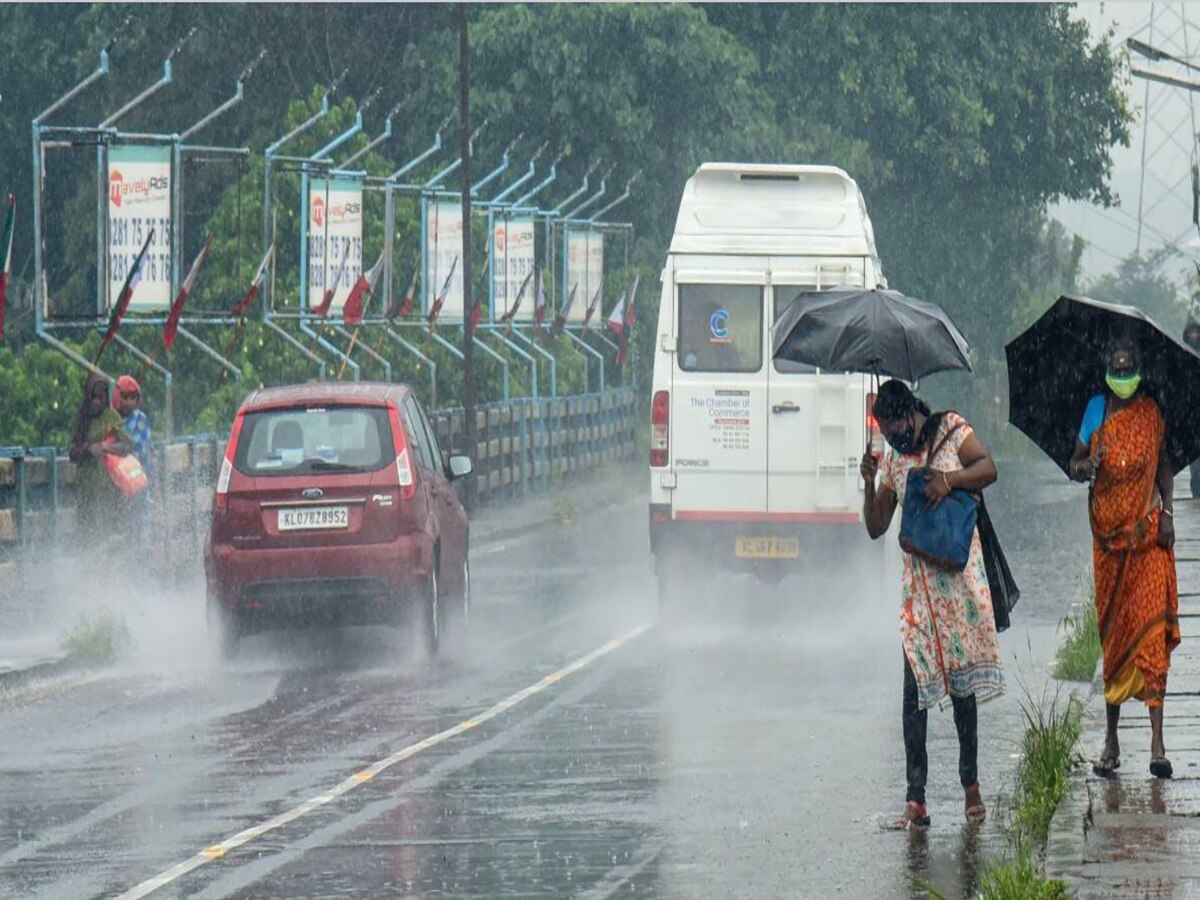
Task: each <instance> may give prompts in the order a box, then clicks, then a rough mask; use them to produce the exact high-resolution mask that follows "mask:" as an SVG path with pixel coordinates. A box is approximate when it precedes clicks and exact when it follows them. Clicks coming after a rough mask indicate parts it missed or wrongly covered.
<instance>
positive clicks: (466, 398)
mask: <svg viewBox="0 0 1200 900" xmlns="http://www.w3.org/2000/svg"><path fill="white" fill-rule="evenodd" d="M469 56H470V42H469V40H468V38H467V4H466V3H459V4H458V125H459V141H458V152H459V155H460V158H461V168H462V173H461V174H462V222H463V230H462V235H463V237H462V240H463V246H462V274H463V347H462V352H463V360H462V364H463V418H464V419H465V420H466V421H465V422H464V423H463V424H464V426H465V429H464V430H465V433H466V439H467V451H468V453H470V455H471V456H472V457H474V456H475V448H476V447H477V446H478V442H477V440H476V437H475V336H474V335H473V334H471V328H470V324H469V323H470V318H471V307H472V301H471V281H472V279H473V278H474V275H475V269H474V267H473V266H472V265H471V110H470V94H471V62H470V58H469ZM477 496H478V489H477V484H476V481H475V479H474V478H472V479H470V480H469V481H468V482H467V506H468V508H471V509H473V508H474V506H475V498H476V497H477Z"/></svg>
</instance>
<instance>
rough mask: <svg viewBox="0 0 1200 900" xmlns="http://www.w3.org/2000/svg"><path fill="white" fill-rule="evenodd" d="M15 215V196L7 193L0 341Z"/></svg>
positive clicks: (0, 276)
mask: <svg viewBox="0 0 1200 900" xmlns="http://www.w3.org/2000/svg"><path fill="white" fill-rule="evenodd" d="M16 217H17V198H16V197H14V196H13V195H12V194H9V195H8V215H7V216H5V219H4V238H3V241H2V242H0V254H2V255H0V341H2V340H4V295H5V294H6V293H8V273H9V271H11V269H12V245H13V222H14V221H15V220H16Z"/></svg>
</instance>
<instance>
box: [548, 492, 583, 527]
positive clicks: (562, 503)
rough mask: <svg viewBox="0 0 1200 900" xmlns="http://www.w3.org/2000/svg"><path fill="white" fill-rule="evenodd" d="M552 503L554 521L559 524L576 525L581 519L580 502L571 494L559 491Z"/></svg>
mask: <svg viewBox="0 0 1200 900" xmlns="http://www.w3.org/2000/svg"><path fill="white" fill-rule="evenodd" d="M552 503H553V516H554V521H555V522H557V523H558V524H559V525H574V524H575V523H576V522H577V521H579V504H578V503H576V502H575V499H574V498H573V497H572V496H571V495H570V494H566V493H557V494H555V495H554V500H553V501H552Z"/></svg>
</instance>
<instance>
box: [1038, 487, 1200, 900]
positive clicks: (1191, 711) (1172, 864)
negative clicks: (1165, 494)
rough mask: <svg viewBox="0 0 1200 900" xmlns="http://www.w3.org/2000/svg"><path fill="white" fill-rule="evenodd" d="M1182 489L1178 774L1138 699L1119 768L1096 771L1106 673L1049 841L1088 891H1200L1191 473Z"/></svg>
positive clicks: (1197, 626)
mask: <svg viewBox="0 0 1200 900" xmlns="http://www.w3.org/2000/svg"><path fill="white" fill-rule="evenodd" d="M1175 495H1176V498H1178V499H1177V502H1176V507H1175V508H1176V533H1177V537H1178V543H1177V545H1176V560H1177V563H1178V568H1179V591H1180V596H1179V618H1180V627H1181V630H1182V632H1183V643H1182V644H1180V646H1179V647H1178V648H1177V649H1176V650H1175V653H1174V654H1173V655H1172V657H1171V672H1170V676H1169V678H1168V680H1167V700H1166V703H1165V706H1164V712H1165V716H1166V719H1165V726H1164V728H1165V733H1164V738H1165V741H1166V745H1167V755H1168V756H1169V757H1170V759H1171V762H1172V764H1173V766H1174V770H1175V777H1174V779H1173V780H1171V781H1160V780H1159V779H1157V778H1154V777H1153V776H1151V774H1150V768H1149V767H1150V723H1149V720H1148V719H1147V716H1146V708H1145V706H1144V705H1143V704H1140V703H1136V702H1130V703H1127V704H1125V705H1124V707H1123V708H1122V710H1121V726H1120V737H1121V768H1120V770H1119V773H1118V777H1116V778H1113V779H1103V778H1099V777H1097V776H1096V775H1094V774H1092V770H1091V761H1092V759H1093V758H1094V757H1096V756H1098V755H1099V750H1100V748H1101V746H1102V745H1103V743H1104V697H1103V687H1102V685H1100V683H1099V674H1097V682H1096V683H1095V684H1094V685H1093V689H1092V692H1091V694H1090V696H1089V697H1088V699H1087V710H1088V713H1087V717H1086V718H1085V722H1084V728H1083V736H1082V738H1081V749H1082V751H1083V753H1084V754H1085V756H1086V757H1087V764H1086V766H1085V767H1084V768H1083V769H1082V770H1081V771H1080V772H1078V773H1077V774H1076V775H1075V776H1074V777H1073V780H1072V784H1071V789H1070V793H1069V795H1068V797H1067V799H1066V800H1065V801H1064V803H1063V804H1062V805H1061V806H1060V807H1059V809H1058V811H1057V812H1056V813H1055V817H1054V822H1053V823H1052V825H1051V830H1050V839H1049V842H1048V844H1047V848H1046V874H1047V875H1049V876H1051V877H1055V878H1062V879H1063V880H1065V881H1066V882H1067V884H1068V886H1069V887H1070V889H1071V892H1072V896H1074V897H1077V898H1080V900H1088V898H1105V900H1109V898H1164V900H1165V898H1172V900H1179V898H1185V897H1200V503H1198V502H1196V501H1193V500H1190V499H1185V498H1188V497H1189V496H1190V494H1189V491H1188V488H1187V485H1186V483H1185V482H1180V484H1179V485H1178V486H1177V487H1176V492H1175Z"/></svg>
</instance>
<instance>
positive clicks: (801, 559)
mask: <svg viewBox="0 0 1200 900" xmlns="http://www.w3.org/2000/svg"><path fill="white" fill-rule="evenodd" d="M649 524H650V551H651V552H652V553H653V554H654V555H655V557H656V558H657V557H662V556H665V555H668V554H673V555H678V556H681V557H683V558H685V559H686V560H688V561H689V562H691V563H693V564H702V565H709V566H713V567H718V568H721V569H732V570H754V569H761V568H763V567H764V566H771V567H784V568H802V567H804V566H806V565H811V564H812V563H813V561H814V560H826V561H828V560H830V559H835V560H836V559H837V558H838V554H839V552H840V551H844V550H845V549H846V548H847V546H848V545H851V544H854V543H861V544H863V545H866V544H868V543H870V539H869V538H868V536H867V533H866V530H865V529H864V527H863V524H862V519H861V517H860V516H859V515H858V514H856V513H840V514H837V513H835V514H829V513H814V514H811V515H806V514H797V515H791V516H768V515H761V516H760V515H754V514H738V513H714V514H712V515H704V514H695V513H693V514H688V513H675V512H673V511H672V509H671V507H670V506H669V505H666V504H653V503H652V504H651V505H650V523H649ZM739 538H773V539H782V541H783V542H784V543H785V544H789V545H790V546H792V547H794V548H796V549H797V550H798V553H797V554H796V555H795V556H786V555H774V556H770V557H745V556H739V555H738V539H739ZM791 542H794V543H791ZM773 543H774V549H775V550H776V551H778V550H780V549H782V548H781V546H780V542H779V541H775V542H773Z"/></svg>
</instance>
